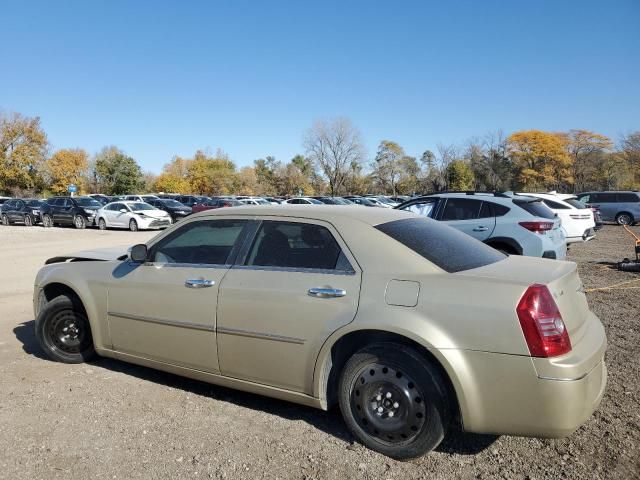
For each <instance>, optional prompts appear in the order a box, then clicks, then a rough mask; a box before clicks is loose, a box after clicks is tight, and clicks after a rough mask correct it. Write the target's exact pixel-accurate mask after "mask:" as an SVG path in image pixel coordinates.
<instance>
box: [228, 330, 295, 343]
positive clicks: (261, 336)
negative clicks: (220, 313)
mask: <svg viewBox="0 0 640 480" xmlns="http://www.w3.org/2000/svg"><path fill="white" fill-rule="evenodd" d="M216 331H217V333H221V334H223V335H236V336H239V337H250V338H258V339H261V340H273V341H276V342H285V343H295V344H296V345H303V344H304V343H305V341H306V340H305V339H304V338H296V337H287V336H285V335H276V334H274V333H262V332H253V331H249V330H238V329H235V328H226V327H218V328H217V329H216Z"/></svg>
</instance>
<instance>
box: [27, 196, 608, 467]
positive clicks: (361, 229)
mask: <svg viewBox="0 0 640 480" xmlns="http://www.w3.org/2000/svg"><path fill="white" fill-rule="evenodd" d="M34 309H35V314H36V335H37V338H38V340H39V342H40V345H41V346H42V348H43V350H44V351H45V352H46V353H47V355H48V356H49V357H51V358H52V359H55V360H59V361H62V362H69V363H75V362H82V361H86V360H89V359H91V358H92V357H93V356H94V355H96V354H97V355H101V356H105V357H113V358H116V359H120V360H123V361H126V362H132V363H136V364H141V365H146V366H149V367H153V368H157V369H160V370H165V371H168V372H173V373H176V374H179V375H184V376H187V377H191V378H195V379H199V380H203V381H206V382H210V383H214V384H218V385H224V386H227V387H232V388H237V389H241V390H246V391H250V392H254V393H258V394H263V395H268V396H271V397H276V398H279V399H283V400H288V401H292V402H297V403H300V404H304V405H308V406H312V407H317V408H320V409H328V408H331V407H332V406H334V405H336V404H337V405H339V407H340V410H341V412H342V415H343V417H344V420H345V423H346V425H347V426H348V428H349V429H350V430H351V432H352V433H353V434H354V436H355V437H356V438H357V439H358V440H359V441H360V442H362V443H363V444H364V445H366V446H368V447H369V448H372V449H374V450H377V451H379V452H382V453H384V454H386V455H389V456H391V457H394V458H410V457H415V456H418V455H422V454H424V453H426V452H428V451H430V450H432V449H433V448H435V447H436V446H437V445H438V444H439V443H440V442H441V440H442V439H443V437H444V436H445V434H446V432H447V429H448V428H449V427H450V426H452V425H458V426H460V425H461V426H462V428H463V429H464V430H466V431H469V432H477V433H492V434H509V435H524V436H536V437H562V436H566V435H569V434H571V433H572V432H573V431H574V430H576V429H577V428H578V427H579V426H580V425H581V424H583V423H584V422H585V421H587V419H588V418H589V417H590V416H591V414H592V413H593V411H594V410H595V409H596V408H597V407H598V405H599V402H600V399H601V398H602V395H603V392H604V388H605V383H606V367H605V364H604V361H603V357H604V352H605V349H606V338H605V333H604V329H603V326H602V324H601V323H600V321H599V320H598V318H597V317H596V316H595V315H594V314H593V313H592V312H591V311H590V310H589V307H588V305H587V301H586V298H585V294H584V289H583V286H582V283H581V281H580V279H579V277H578V273H577V271H576V265H575V264H574V263H571V262H564V261H554V260H545V259H539V258H528V257H519V256H506V255H504V254H502V253H500V252H498V251H497V250H494V249H492V248H491V247H489V246H487V245H484V244H483V243H481V242H479V241H477V240H475V239H473V238H471V237H470V236H468V235H465V234H464V233H461V232H459V231H457V230H455V229H453V228H451V227H448V226H445V225H442V224H440V223H438V222H436V221H433V220H430V219H427V218H424V217H421V216H419V215H414V214H411V213H407V212H401V211H397V210H391V209H382V208H379V209H378V208H372V209H362V208H360V207H344V206H343V207H332V206H321V207H316V206H313V205H312V206H304V207H299V206H278V207H272V206H264V207H262V206H256V207H246V208H245V207H243V208H239V209H235V208H228V209H226V208H225V209H218V210H209V211H206V212H202V213H199V214H196V215H193V216H190V217H188V218H187V219H186V220H184V221H183V222H181V223H179V224H177V225H174V226H172V227H171V228H169V229H167V230H166V231H164V232H162V233H160V234H159V235H158V236H156V237H155V238H153V239H152V240H151V241H149V243H147V244H139V245H135V246H133V247H131V248H130V250H129V253H128V254H127V253H126V252H123V251H120V252H99V251H94V252H86V253H80V254H77V255H70V256H60V257H55V258H52V259H50V260H48V261H47V265H46V266H44V267H43V268H42V269H41V270H40V272H39V273H38V275H37V278H36V280H35V291H34Z"/></svg>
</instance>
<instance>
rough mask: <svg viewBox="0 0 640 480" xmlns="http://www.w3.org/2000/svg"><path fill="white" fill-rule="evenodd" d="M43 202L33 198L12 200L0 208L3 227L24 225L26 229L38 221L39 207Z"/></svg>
mask: <svg viewBox="0 0 640 480" xmlns="http://www.w3.org/2000/svg"><path fill="white" fill-rule="evenodd" d="M43 203H44V202H42V200H36V199H35V198H12V199H10V200H7V201H6V202H4V203H3V204H2V207H0V215H1V218H2V224H3V225H11V224H12V223H15V222H18V223H24V224H25V225H26V226H27V227H30V226H32V225H35V224H36V223H38V222H39V221H40V207H41V206H42V204H43Z"/></svg>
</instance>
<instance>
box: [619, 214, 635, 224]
mask: <svg viewBox="0 0 640 480" xmlns="http://www.w3.org/2000/svg"><path fill="white" fill-rule="evenodd" d="M616 223H617V224H618V225H631V224H632V223H633V217H632V216H631V214H629V213H619V214H618V215H616Z"/></svg>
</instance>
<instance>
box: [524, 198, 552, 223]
mask: <svg viewBox="0 0 640 480" xmlns="http://www.w3.org/2000/svg"><path fill="white" fill-rule="evenodd" d="M513 203H515V204H516V205H517V206H519V207H520V208H522V209H523V210H526V211H527V212H529V213H530V214H531V215H533V216H534V217H542V218H548V219H553V218H556V214H555V212H554V211H553V210H551V209H550V208H549V207H547V206H546V205H545V204H544V203H543V202H542V200H524V199H522V200H521V199H515V198H514V200H513Z"/></svg>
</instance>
